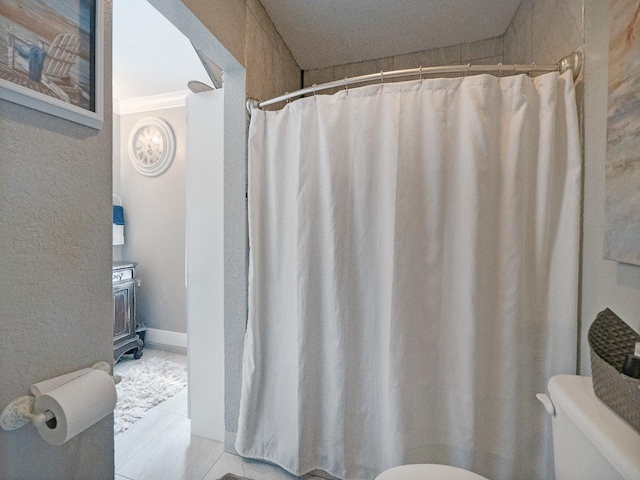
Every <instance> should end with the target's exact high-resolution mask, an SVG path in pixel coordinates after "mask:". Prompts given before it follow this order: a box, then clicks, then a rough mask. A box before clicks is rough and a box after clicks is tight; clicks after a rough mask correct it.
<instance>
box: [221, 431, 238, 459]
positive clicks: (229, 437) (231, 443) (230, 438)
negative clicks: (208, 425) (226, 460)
mask: <svg viewBox="0 0 640 480" xmlns="http://www.w3.org/2000/svg"><path fill="white" fill-rule="evenodd" d="M224 451H225V452H227V453H233V454H234V455H238V451H237V450H236V433H234V432H224Z"/></svg>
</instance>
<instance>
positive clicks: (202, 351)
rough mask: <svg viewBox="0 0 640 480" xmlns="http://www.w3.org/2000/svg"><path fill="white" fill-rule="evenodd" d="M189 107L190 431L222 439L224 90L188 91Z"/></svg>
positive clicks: (220, 440) (223, 430) (223, 435)
mask: <svg viewBox="0 0 640 480" xmlns="http://www.w3.org/2000/svg"><path fill="white" fill-rule="evenodd" d="M187 111H188V113H187V115H188V120H187V144H188V148H187V253H188V254H187V278H188V294H187V305H188V329H189V337H188V342H189V348H188V352H189V401H190V411H189V413H190V418H191V432H192V433H193V434H195V435H200V436H202V437H207V438H211V439H213V440H217V441H219V442H224V440H225V426H224V168H223V167H224V137H223V134H224V130H223V128H224V125H223V122H224V92H222V91H220V90H217V91H211V92H205V93H199V94H192V95H189V98H188V100H187Z"/></svg>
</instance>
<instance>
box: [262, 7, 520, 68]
mask: <svg viewBox="0 0 640 480" xmlns="http://www.w3.org/2000/svg"><path fill="white" fill-rule="evenodd" d="M261 1H262V4H263V5H264V7H265V9H266V10H267V13H268V14H269V16H270V17H271V20H272V21H273V23H274V24H275V26H276V28H277V29H278V31H279V32H280V35H282V38H283V39H284V41H285V43H286V44H287V46H288V47H289V49H290V50H291V53H292V54H293V56H294V58H295V59H296V61H297V62H298V65H299V66H300V68H302V69H303V70H309V69H312V68H321V67H327V66H331V65H340V64H343V63H351V62H358V61H363V60H372V59H376V58H382V57H389V56H392V55H402V54H405V53H412V52H418V51H421V50H429V49H431V48H438V47H444V46H447V45H455V44H458V43H466V42H473V41H476V40H482V39H485V38H489V37H495V36H499V35H502V34H503V33H504V32H505V30H506V29H507V27H508V26H509V22H510V21H511V19H512V18H513V15H514V14H515V12H516V10H517V8H518V5H519V4H520V1H521V0H308V1H300V0H261Z"/></svg>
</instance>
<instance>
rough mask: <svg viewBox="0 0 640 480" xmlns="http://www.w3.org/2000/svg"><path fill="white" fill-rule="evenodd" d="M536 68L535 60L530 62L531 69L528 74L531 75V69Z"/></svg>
mask: <svg viewBox="0 0 640 480" xmlns="http://www.w3.org/2000/svg"><path fill="white" fill-rule="evenodd" d="M535 69H536V62H532V63H531V70H530V71H529V76H530V77H531V76H533V71H534V70H535Z"/></svg>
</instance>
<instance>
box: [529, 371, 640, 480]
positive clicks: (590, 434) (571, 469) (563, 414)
mask: <svg viewBox="0 0 640 480" xmlns="http://www.w3.org/2000/svg"><path fill="white" fill-rule="evenodd" d="M548 390H549V397H551V401H550V402H549V401H548V400H549V399H548V398H547V397H546V396H545V395H540V396H539V398H540V397H542V398H540V400H541V401H543V403H545V407H546V408H547V411H549V413H551V414H552V415H553V418H552V425H553V453H554V461H555V473H556V480H578V479H579V480H620V479H624V480H640V434H638V433H637V432H636V431H635V430H634V429H633V428H631V427H630V426H629V425H628V424H627V423H625V422H624V421H623V420H622V419H621V418H620V417H618V416H617V415H616V414H615V413H613V411H611V410H609V408H608V407H607V406H606V405H605V404H604V403H602V402H601V401H600V400H599V399H598V398H597V397H596V396H595V394H594V393H593V387H592V384H591V377H580V376H576V375H557V376H555V377H553V378H552V379H551V380H549V385H548ZM639 393H640V392H639Z"/></svg>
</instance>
